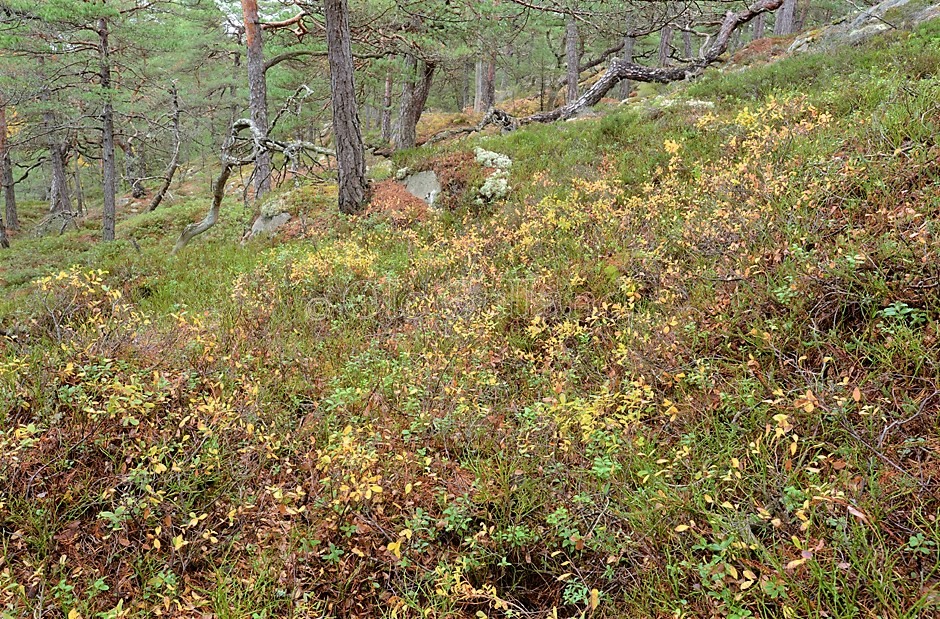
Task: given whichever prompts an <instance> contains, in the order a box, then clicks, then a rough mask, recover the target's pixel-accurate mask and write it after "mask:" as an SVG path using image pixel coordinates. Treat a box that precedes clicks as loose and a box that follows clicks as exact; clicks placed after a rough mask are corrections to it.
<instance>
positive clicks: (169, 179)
mask: <svg viewBox="0 0 940 619" xmlns="http://www.w3.org/2000/svg"><path fill="white" fill-rule="evenodd" d="M170 94H172V95H173V118H172V120H173V155H171V156H170V163H169V164H167V166H166V171H165V172H164V173H163V184H162V185H160V188H159V189H158V190H157V193H155V194H154V196H153V199H152V200H151V201H150V206H148V207H147V210H148V211H155V210H157V207H159V206H160V203H161V202H163V198H164V197H165V196H166V192H167V191H169V190H170V185H171V184H172V183H173V177H174V176H175V175H176V170H177V168H179V162H180V146H181V145H182V139H181V138H180V98H179V93H178V92H177V91H176V85H175V84H174V85H173V88H172V90H170Z"/></svg>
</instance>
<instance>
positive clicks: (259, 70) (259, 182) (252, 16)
mask: <svg viewBox="0 0 940 619" xmlns="http://www.w3.org/2000/svg"><path fill="white" fill-rule="evenodd" d="M241 3H242V16H243V18H244V22H245V44H246V46H247V48H248V106H249V108H250V109H251V122H253V123H254V125H255V127H256V128H257V129H258V131H260V132H261V133H262V134H263V135H267V134H268V87H267V81H266V80H265V76H264V47H263V42H262V40H261V19H260V17H259V16H258V0H241ZM254 187H255V200H260V199H261V197H262V196H263V195H264V194H265V193H267V192H269V191H270V190H271V153H269V152H268V151H266V150H262V151H260V152H258V153H256V159H255V171H254Z"/></svg>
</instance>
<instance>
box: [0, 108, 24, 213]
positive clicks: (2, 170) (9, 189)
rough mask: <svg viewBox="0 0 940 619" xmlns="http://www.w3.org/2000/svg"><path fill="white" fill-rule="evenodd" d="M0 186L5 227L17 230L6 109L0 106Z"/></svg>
mask: <svg viewBox="0 0 940 619" xmlns="http://www.w3.org/2000/svg"><path fill="white" fill-rule="evenodd" d="M0 185H2V187H3V202H4V206H5V207H6V208H5V210H6V225H7V226H9V228H10V230H19V228H20V223H19V216H18V213H17V212H16V191H15V189H16V188H15V186H14V184H13V161H12V159H11V158H10V146H9V142H8V141H7V116H6V108H5V107H3V106H0Z"/></svg>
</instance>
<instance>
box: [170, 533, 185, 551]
mask: <svg viewBox="0 0 940 619" xmlns="http://www.w3.org/2000/svg"><path fill="white" fill-rule="evenodd" d="M186 543H187V542H186V540H184V539H183V536H182V535H177V536H176V537H174V538H173V549H174V550H179V549H180V548H182V547H183V546H185V545H186Z"/></svg>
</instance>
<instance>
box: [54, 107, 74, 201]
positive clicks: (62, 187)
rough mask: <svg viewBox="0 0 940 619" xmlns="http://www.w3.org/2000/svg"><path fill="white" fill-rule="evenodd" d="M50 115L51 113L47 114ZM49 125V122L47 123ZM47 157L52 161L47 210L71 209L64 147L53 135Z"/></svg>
mask: <svg viewBox="0 0 940 619" xmlns="http://www.w3.org/2000/svg"><path fill="white" fill-rule="evenodd" d="M49 116H51V114H49ZM48 124H49V125H50V126H51V124H52V123H51V122H50V123H48ZM49 137H50V140H51V143H50V144H49V159H50V161H51V163H52V179H51V182H50V186H49V212H50V213H60V212H65V211H71V210H72V200H71V198H69V184H68V180H67V179H66V177H65V147H64V146H63V145H62V144H60V143H59V142H58V141H57V140H56V138H55V136H54V135H50V136H49Z"/></svg>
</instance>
